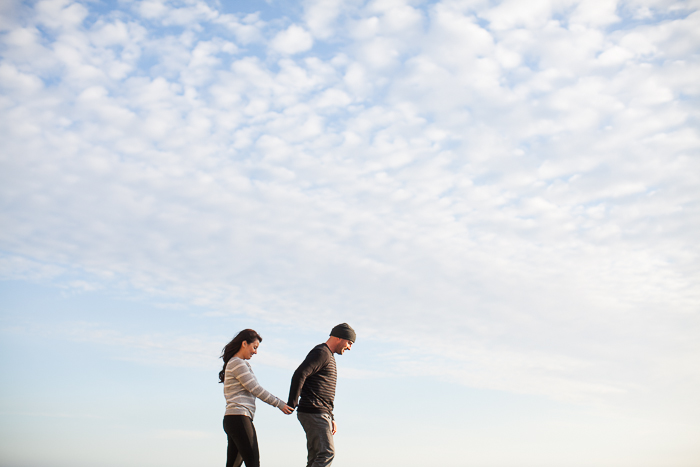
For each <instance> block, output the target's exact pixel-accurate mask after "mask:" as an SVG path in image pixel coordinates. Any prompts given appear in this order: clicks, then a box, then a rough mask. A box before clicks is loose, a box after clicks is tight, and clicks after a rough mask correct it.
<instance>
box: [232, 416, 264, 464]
mask: <svg viewBox="0 0 700 467" xmlns="http://www.w3.org/2000/svg"><path fill="white" fill-rule="evenodd" d="M224 431H226V434H227V435H228V459H227V461H226V467H240V465H241V463H242V461H243V462H245V465H246V467H260V452H259V451H258V436H257V434H256V433H255V427H254V426H253V421H252V420H251V419H250V418H248V417H246V416H245V415H226V416H225V417H224ZM232 446H233V447H232ZM233 454H235V456H233V457H232V455H233ZM229 463H230V464H229Z"/></svg>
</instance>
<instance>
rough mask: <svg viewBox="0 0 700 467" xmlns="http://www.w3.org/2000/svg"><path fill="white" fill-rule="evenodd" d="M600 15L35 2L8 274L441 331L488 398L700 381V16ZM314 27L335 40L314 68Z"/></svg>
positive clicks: (6, 242)
mask: <svg viewBox="0 0 700 467" xmlns="http://www.w3.org/2000/svg"><path fill="white" fill-rule="evenodd" d="M523 5H524V4H523ZM591 5H597V4H590V5H589V4H583V3H575V2H565V3H564V4H556V5H554V4H552V3H549V2H544V1H542V2H538V3H536V4H528V5H527V7H524V6H522V5H520V4H517V5H516V4H514V3H507V2H506V3H502V4H499V5H496V6H494V7H493V8H491V7H490V6H489V5H488V4H487V3H486V2H481V3H479V2H471V3H469V4H465V5H462V6H460V5H458V4H456V3H453V2H439V3H438V4H435V5H432V6H430V7H429V8H428V9H427V10H425V11H422V10H419V9H418V7H417V6H409V5H406V4H405V3H402V2H375V3H371V4H368V5H367V6H366V7H362V6H360V5H354V6H353V5H335V6H333V5H331V6H329V5H325V6H321V5H319V4H314V5H309V6H307V9H306V10H305V12H306V13H305V15H306V16H305V20H306V23H305V24H306V27H308V30H307V29H305V28H304V27H302V26H300V25H297V24H292V25H291V26H289V27H288V28H286V29H280V26H279V24H280V23H276V22H263V21H261V20H260V17H259V15H249V16H245V17H243V16H235V15H222V14H219V13H218V12H216V11H215V10H213V7H210V6H207V5H206V4H203V3H199V2H190V3H187V4H186V5H185V6H182V8H179V9H176V8H175V7H173V6H172V5H171V4H169V3H163V2H148V3H146V2H142V3H140V4H138V5H137V4H134V5H133V6H134V8H136V9H137V10H138V14H139V15H140V16H138V17H128V15H127V13H128V12H122V13H123V17H120V19H118V20H117V19H109V20H107V19H103V20H98V21H96V22H95V23H94V24H93V26H91V27H90V28H87V27H86V26H84V25H83V23H81V21H83V19H84V18H85V11H83V10H81V9H80V8H89V5H88V6H81V7H80V8H78V7H75V8H73V7H72V6H71V5H70V4H69V3H67V2H63V3H42V4H40V5H37V7H36V9H35V10H33V11H34V14H35V16H34V17H31V15H30V16H29V17H28V18H29V19H27V20H26V21H25V24H22V25H20V26H17V27H16V28H15V29H13V30H12V31H10V32H9V33H8V34H7V35H6V36H4V38H3V41H4V42H3V43H4V44H5V47H6V50H7V51H8V53H6V54H5V55H4V58H3V62H2V64H0V80H2V84H3V86H5V89H6V90H5V91H4V93H5V94H4V95H3V98H2V101H1V102H2V106H3V113H2V117H1V118H2V121H1V123H2V125H0V127H1V128H2V130H0V131H1V132H2V133H1V134H0V136H1V139H2V145H3V151H2V156H0V157H1V159H0V161H1V162H2V164H3V169H4V170H3V171H2V176H1V177H2V179H1V180H0V181H1V182H2V183H1V184H0V185H1V186H2V188H1V190H2V191H0V194H1V196H2V199H3V202H4V203H6V204H5V205H6V206H7V209H6V210H5V211H4V214H3V216H4V219H3V224H4V225H6V226H9V227H8V228H5V229H3V231H2V232H0V243H1V244H2V249H3V251H5V252H7V256H6V257H5V259H4V261H5V262H4V264H6V265H9V266H5V267H4V269H3V271H4V273H3V274H5V277H11V276H12V275H13V274H15V275H16V277H20V278H26V277H38V278H42V277H45V278H50V277H56V276H58V275H60V274H61V271H62V270H63V268H62V267H60V266H58V265H68V267H67V270H70V271H71V274H73V275H74V271H76V270H80V271H84V274H85V275H86V276H89V277H90V278H93V277H97V279H95V282H97V283H98V285H101V286H108V285H109V284H110V283H113V282H115V281H116V282H118V281H128V282H129V283H130V284H131V285H133V286H134V287H137V288H138V289H140V290H144V291H147V292H149V293H153V294H168V295H170V296H172V297H176V298H177V299H181V300H184V301H190V302H192V303H198V304H201V305H202V306H206V307H208V308H210V309H211V311H212V312H219V313H228V312H230V311H231V310H236V311H237V312H240V313H248V314H250V315H254V316H258V317H262V318H264V319H267V320H269V321H271V322H294V323H297V324H298V325H299V326H310V327H312V328H315V327H318V328H323V329H324V330H325V327H326V325H327V322H328V321H334V320H335V319H336V318H340V317H347V316H349V317H351V318H352V321H353V322H354V323H356V324H357V327H361V328H363V329H366V330H367V331H366V332H367V334H368V335H369V336H371V337H372V338H375V339H380V338H381V339H385V340H388V341H391V342H397V343H401V342H414V343H420V342H422V339H423V338H424V336H426V335H430V336H437V335H439V336H442V337H443V339H444V342H445V343H444V347H441V348H440V349H435V353H434V354H432V355H431V357H432V358H433V359H439V361H440V362H441V363H440V365H433V366H432V367H431V366H430V365H426V367H427V368H432V370H431V371H434V372H435V373H437V374H439V375H443V376H444V377H449V378H454V379H455V380H458V381H461V382H463V383H465V384H469V385H473V386H481V387H490V388H498V389H502V390H507V391H523V392H531V393H537V394H546V395H548V396H551V397H556V398H562V399H576V400H586V399H588V400H591V399H594V400H608V401H614V402H617V401H618V399H617V397H618V395H620V394H624V395H625V396H631V395H635V394H637V393H638V389H637V388H639V387H658V383H657V382H655V378H656V377H657V376H658V375H661V374H663V375H664V378H665V379H666V380H667V381H675V382H678V381H681V380H682V379H683V378H685V373H683V372H682V371H679V372H678V373H677V374H676V373H673V372H671V374H670V375H669V370H668V369H667V368H666V367H665V366H664V362H668V361H675V359H681V361H686V360H691V361H692V360H693V358H692V357H691V356H692V355H697V346H696V344H694V343H693V341H692V340H690V339H686V338H684V339H681V340H675V339H676V337H677V336H686V337H687V336H690V335H692V333H693V332H694V331H695V330H697V326H698V323H697V320H696V318H695V310H697V307H698V303H700V298H699V297H698V294H699V293H700V292H699V291H698V280H699V279H700V271H699V270H698V268H697V264H698V262H697V258H698V250H697V246H696V242H695V240H694V237H693V233H694V232H697V230H698V227H700V226H698V213H697V210H696V208H695V206H696V204H697V197H698V191H697V187H698V186H700V181H699V180H698V179H697V178H698V176H697V175H696V174H698V173H700V171H698V167H697V158H696V157H694V154H695V153H696V152H697V151H698V148H700V140H699V139H698V137H697V128H696V124H695V123H694V122H695V120H694V119H695V115H696V111H695V101H696V100H697V96H698V89H699V88H698V85H697V80H695V79H693V77H694V75H696V74H697V67H698V64H697V63H696V60H695V59H694V58H693V56H692V55H690V54H689V53H688V52H689V51H690V50H693V48H696V47H697V44H698V37H697V34H696V32H695V31H696V30H697V29H695V28H694V26H695V25H696V22H697V17H698V16H697V14H691V15H689V16H688V17H686V18H682V19H676V20H673V21H663V22H653V21H647V22H646V23H645V24H644V25H639V26H636V25H635V24H632V23H631V24H630V25H629V27H627V28H626V29H620V30H617V31H612V32H609V31H608V30H607V29H606V28H607V26H608V25H609V24H611V22H612V23H614V22H616V21H618V20H617V19H616V16H615V15H616V14H623V13H624V11H622V10H619V11H618V10H613V9H612V8H611V7H610V4H609V3H605V5H604V6H605V8H606V9H605V12H606V14H605V15H601V16H594V15H591V14H590V10H587V9H588V8H589V7H591ZM346 7H347V8H346ZM569 7H571V8H569ZM71 8H73V9H71ZM344 8H346V9H344ZM353 8H354V9H353ZM648 8H649V12H650V13H649V14H652V15H653V14H655V13H654V11H655V10H654V8H658V5H652V4H649V5H648ZM49 13H50V14H52V15H54V16H55V17H62V16H61V15H64V16H66V17H67V18H68V19H67V20H66V23H64V24H63V25H58V23H55V24H54V23H51V24H53V26H51V27H55V28H57V30H60V31H61V32H60V34H58V35H57V36H56V37H49V36H42V35H41V33H40V32H39V31H40V29H39V28H38V27H37V25H38V24H40V23H42V22H43V23H42V24H49V23H50V18H49V17H50V14H49ZM554 14H556V15H558V16H557V18H559V19H556V18H555V17H554V16H553V15H554ZM188 15H189V16H188ZM567 15H568V16H567ZM572 15H573V16H572ZM47 18H49V19H47ZM81 18H83V19H81ZM484 19H486V20H487V21H486V22H485V21H483V20H484ZM564 19H568V20H569V21H568V22H567V21H564ZM152 20H158V21H159V22H162V24H167V25H168V26H170V27H172V28H173V29H163V30H158V31H157V32H158V33H157V34H156V33H154V32H153V26H152V25H151V23H149V21H152ZM285 24H289V23H288V22H287V23H285ZM300 24H301V23H300ZM213 25H218V26H217V27H221V26H224V27H222V28H221V29H217V28H216V27H214V26H213ZM178 26H182V27H180V28H178ZM205 26H206V27H205ZM210 26H211V27H212V29H207V28H208V27H210ZM329 31H333V32H337V33H338V34H339V35H340V37H335V38H333V40H337V45H333V44H336V42H333V40H331V35H329V34H330V33H329ZM314 38H315V39H316V40H318V41H322V40H323V39H328V41H327V42H323V43H322V44H323V46H324V47H331V46H332V47H336V49H334V50H333V51H332V53H329V54H326V53H325V52H324V53H323V54H321V53H319V54H318V55H317V56H311V57H309V56H304V57H301V58H300V57H296V56H295V54H298V53H300V52H306V51H310V50H312V47H313V46H314ZM319 43H320V42H319ZM344 44H348V45H344ZM260 50H268V51H270V53H269V55H265V54H264V53H263V52H260ZM29 52H31V53H35V55H31V54H30V55H28V53H29ZM279 54H282V56H283V57H284V58H282V59H280V55H279ZM305 55H307V54H305ZM28 57H29V58H28ZM31 57H35V58H31ZM37 264H41V265H43V266H42V267H39V266H37ZM12 271H16V273H13V272H12ZM31 271H34V272H31ZM37 280H44V279H37ZM75 280H76V279H75V277H71V278H70V281H75ZM80 280H84V279H80ZM67 281H68V280H67ZM93 284H94V282H93V281H92V280H84V283H79V282H74V285H75V286H81V287H88V286H89V287H93V286H97V285H93ZM329 310H330V311H329ZM397 322H400V323H402V324H401V326H400V328H399V329H397V330H396V331H388V330H389V329H394V325H393V324H394V323H397ZM105 337H109V338H111V339H113V340H114V341H115V342H117V341H118V342H122V341H123V340H124V339H126V338H125V337H124V336H116V337H115V336H111V337H110V336H105V335H100V336H99V338H100V339H102V338H105ZM139 342H140V341H139ZM646 342H650V343H651V344H649V345H648V346H647V345H646V344H645V343H646ZM127 344H128V343H127ZM132 344H133V345H136V346H137V347H138V346H141V347H142V348H146V347H148V348H149V349H152V348H155V347H157V346H155V347H154V345H151V344H149V343H147V342H145V341H144V342H143V343H138V342H137V343H135V344H134V343H132ZM184 344H186V345H185V347H186V346H187V345H189V344H187V343H184ZM125 345H126V344H125ZM129 345H131V344H129ZM193 345H194V344H193ZM197 345H199V344H197ZM197 345H194V347H196V346H197ZM149 346H150V347H149ZM141 347H140V348H141ZM194 347H193V348H194ZM419 351H423V349H422V347H420V345H418V344H417V345H416V347H415V348H412V347H411V346H410V345H409V346H408V348H407V349H406V350H405V353H404V355H408V356H409V357H407V358H413V357H414V356H415V355H416V353H415V352H419ZM193 352H194V353H196V351H193ZM193 358H194V360H197V358H200V357H196V356H195V357H193ZM202 358H203V357H202ZM643 362H646V364H647V365H648V367H647V369H646V370H644V369H640V366H643V365H644V363H643ZM405 368H406V369H405V371H409V369H408V367H405ZM674 374H676V376H675V377H674V376H673V375H674ZM674 378H675V379H674ZM693 384H695V383H693Z"/></svg>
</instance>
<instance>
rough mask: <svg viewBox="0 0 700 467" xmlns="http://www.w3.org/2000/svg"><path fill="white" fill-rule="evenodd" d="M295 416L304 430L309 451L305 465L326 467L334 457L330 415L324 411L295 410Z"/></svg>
mask: <svg viewBox="0 0 700 467" xmlns="http://www.w3.org/2000/svg"><path fill="white" fill-rule="evenodd" d="M297 418H298V419H299V422H300V423H301V426H302V427H303V428H304V431H305V432H306V449H307V450H308V451H309V455H308V462H307V463H306V467H328V466H329V465H331V462H333V457H335V446H334V445H333V434H332V433H331V430H332V425H333V424H332V421H331V416H330V415H328V414H325V413H304V412H297Z"/></svg>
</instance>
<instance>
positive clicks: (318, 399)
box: [287, 344, 338, 417]
mask: <svg viewBox="0 0 700 467" xmlns="http://www.w3.org/2000/svg"><path fill="white" fill-rule="evenodd" d="M337 379H338V373H337V370H336V366H335V356H334V355H333V352H331V349H330V348H329V347H328V346H327V345H326V344H319V345H317V346H316V347H314V348H313V349H312V350H311V352H309V354H308V355H307V356H306V359H305V360H304V361H303V362H302V363H301V365H299V368H297V370H296V371H295V372H294V376H292V384H291V387H290V388H289V400H288V401H287V405H289V406H290V407H296V406H297V399H299V397H301V398H300V399H299V408H298V411H299V412H306V413H327V414H329V415H330V416H331V417H333V400H334V399H335V385H336V380H337Z"/></svg>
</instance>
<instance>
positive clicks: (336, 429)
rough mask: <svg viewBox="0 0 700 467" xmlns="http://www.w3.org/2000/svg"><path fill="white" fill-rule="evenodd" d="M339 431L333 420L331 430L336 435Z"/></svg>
mask: <svg viewBox="0 0 700 467" xmlns="http://www.w3.org/2000/svg"><path fill="white" fill-rule="evenodd" d="M336 431H338V425H336V424H335V420H333V429H332V430H331V434H332V435H334V434H335V433H336Z"/></svg>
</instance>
